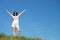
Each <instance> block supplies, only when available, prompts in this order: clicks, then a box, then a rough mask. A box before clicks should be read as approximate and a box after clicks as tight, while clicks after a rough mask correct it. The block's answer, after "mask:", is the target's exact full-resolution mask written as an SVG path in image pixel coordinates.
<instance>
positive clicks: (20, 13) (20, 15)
mask: <svg viewBox="0 0 60 40" xmlns="http://www.w3.org/2000/svg"><path fill="white" fill-rule="evenodd" d="M25 11H26V10H25V9H24V10H23V11H22V12H21V13H20V14H19V15H18V17H19V16H21V15H22V14H23V13H24V12H25Z"/></svg>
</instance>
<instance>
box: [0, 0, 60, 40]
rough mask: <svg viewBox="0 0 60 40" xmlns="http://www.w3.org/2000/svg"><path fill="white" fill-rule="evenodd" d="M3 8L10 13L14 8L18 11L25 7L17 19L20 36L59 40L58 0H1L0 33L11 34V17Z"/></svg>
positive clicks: (59, 16) (59, 2) (59, 1)
mask: <svg viewBox="0 0 60 40" xmlns="http://www.w3.org/2000/svg"><path fill="white" fill-rule="evenodd" d="M4 9H7V10H9V11H10V12H11V13H12V14H13V12H14V10H16V11H17V12H18V13H20V12H21V11H22V10H23V9H26V12H25V13H24V14H23V15H22V16H20V21H19V23H20V29H21V36H26V37H34V35H36V37H40V38H43V39H47V40H60V31H59V30H60V0H1V1H0V33H2V32H3V33H5V34H6V35H13V33H12V32H13V31H12V29H11V23H12V21H13V19H12V18H11V17H10V16H9V15H8V14H7V13H6V12H5V11H4Z"/></svg>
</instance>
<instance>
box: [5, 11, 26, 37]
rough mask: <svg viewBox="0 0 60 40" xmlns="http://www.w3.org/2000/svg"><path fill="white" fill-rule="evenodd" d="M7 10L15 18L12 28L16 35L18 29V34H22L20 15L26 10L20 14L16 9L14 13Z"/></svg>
mask: <svg viewBox="0 0 60 40" xmlns="http://www.w3.org/2000/svg"><path fill="white" fill-rule="evenodd" d="M5 11H6V12H7V13H8V14H9V15H10V16H11V17H12V18H13V22H12V29H13V34H14V36H16V29H17V30H18V36H20V28H19V16H21V15H22V14H23V13H24V12H25V11H26V10H23V11H22V12H21V13H20V14H18V13H17V12H16V11H15V12H14V13H13V15H12V14H11V13H10V12H9V11H8V10H5Z"/></svg>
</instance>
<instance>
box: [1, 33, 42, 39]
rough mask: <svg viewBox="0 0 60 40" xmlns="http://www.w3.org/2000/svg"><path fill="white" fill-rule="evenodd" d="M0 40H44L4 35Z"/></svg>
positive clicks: (2, 34)
mask: <svg viewBox="0 0 60 40" xmlns="http://www.w3.org/2000/svg"><path fill="white" fill-rule="evenodd" d="M0 40H42V39H41V38H27V37H24V36H21V37H18V36H16V37H14V36H7V35H5V34H4V33H0Z"/></svg>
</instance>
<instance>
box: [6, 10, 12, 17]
mask: <svg viewBox="0 0 60 40" xmlns="http://www.w3.org/2000/svg"><path fill="white" fill-rule="evenodd" d="M5 12H6V13H8V14H9V15H10V16H11V17H13V15H12V14H11V13H10V12H9V11H8V10H6V9H5Z"/></svg>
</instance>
